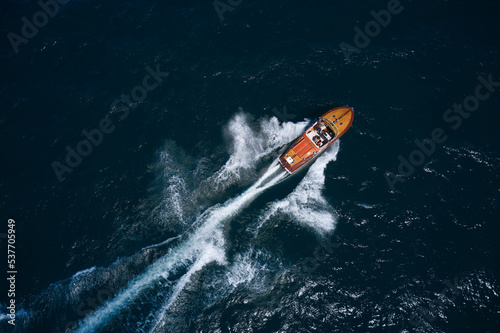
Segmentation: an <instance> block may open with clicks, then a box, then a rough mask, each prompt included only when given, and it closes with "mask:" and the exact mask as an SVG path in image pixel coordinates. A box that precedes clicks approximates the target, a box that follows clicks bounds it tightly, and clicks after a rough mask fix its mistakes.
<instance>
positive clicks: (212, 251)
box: [150, 246, 225, 332]
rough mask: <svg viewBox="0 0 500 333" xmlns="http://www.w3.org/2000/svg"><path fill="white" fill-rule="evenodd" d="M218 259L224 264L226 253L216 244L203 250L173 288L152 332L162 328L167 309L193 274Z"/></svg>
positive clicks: (218, 261)
mask: <svg viewBox="0 0 500 333" xmlns="http://www.w3.org/2000/svg"><path fill="white" fill-rule="evenodd" d="M212 261H216V262H217V263H219V264H224V263H225V255H224V249H221V248H216V247H214V246H208V247H207V248H205V249H204V250H203V253H202V255H201V256H200V257H199V258H198V259H197V260H196V262H195V263H194V264H193V266H192V267H191V268H190V269H189V271H188V272H187V273H186V274H184V275H183V276H182V278H181V279H180V280H179V282H177V284H176V285H175V287H174V288H173V293H172V295H171V296H170V298H169V300H168V301H167V302H166V304H165V305H164V306H163V307H162V309H161V310H160V313H161V314H160V316H159V317H158V318H157V319H156V321H155V324H154V326H153V328H152V329H151V330H150V332H154V331H155V330H156V329H157V328H161V323H162V322H163V319H164V318H165V313H166V311H167V310H168V309H169V308H170V307H171V306H172V304H174V302H175V301H176V300H177V297H178V296H179V294H180V293H181V291H182V290H183V289H184V287H185V286H186V284H187V283H188V282H190V281H191V276H192V275H193V274H194V273H196V272H198V271H199V270H201V269H202V268H203V267H205V265H207V264H208V263H210V262H212Z"/></svg>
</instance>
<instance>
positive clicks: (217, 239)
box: [76, 164, 286, 333]
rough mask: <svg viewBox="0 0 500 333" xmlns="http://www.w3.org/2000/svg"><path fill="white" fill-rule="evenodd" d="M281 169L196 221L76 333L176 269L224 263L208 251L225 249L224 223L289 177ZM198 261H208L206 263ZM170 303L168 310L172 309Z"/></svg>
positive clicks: (95, 324)
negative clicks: (192, 228) (194, 226)
mask: <svg viewBox="0 0 500 333" xmlns="http://www.w3.org/2000/svg"><path fill="white" fill-rule="evenodd" d="M278 170H279V165H275V164H273V165H271V167H269V169H268V170H267V171H266V172H265V173H264V174H263V175H262V177H260V178H259V180H257V182H255V184H253V185H252V186H251V187H250V188H248V189H247V190H246V191H245V192H243V193H242V194H240V195H239V196H237V197H236V198H234V199H231V200H228V201H227V202H225V203H224V204H223V205H217V206H213V207H211V208H209V209H207V210H206V211H205V212H204V213H203V214H202V215H201V216H200V217H199V218H198V220H197V222H195V223H196V224H197V225H200V226H199V227H198V229H196V230H195V231H194V232H193V233H192V234H191V235H190V236H189V237H188V238H187V239H186V241H184V242H182V243H181V244H180V245H179V246H177V247H175V248H173V249H171V250H170V251H169V252H168V253H167V254H166V255H165V256H163V257H162V258H160V259H158V260H157V261H156V262H155V263H153V264H152V265H151V266H149V268H148V269H147V270H146V272H145V273H144V274H142V275H141V276H139V277H137V278H135V279H134V280H132V281H131V282H130V283H129V284H128V286H127V287H126V288H125V289H124V290H122V291H121V292H119V293H118V295H117V296H116V297H115V298H114V299H112V300H111V301H109V302H107V303H106V304H105V305H103V306H102V307H101V308H99V309H98V310H96V311H95V312H94V313H92V314H91V315H89V316H88V317H87V318H85V319H84V320H83V321H82V322H81V324H80V326H79V327H78V328H77V329H76V332H81V333H83V332H95V331H97V330H98V328H99V327H100V326H102V325H103V324H106V323H107V322H108V321H109V320H110V319H111V318H112V317H113V316H114V315H115V314H116V313H117V312H118V311H120V310H122V309H123V308H124V307H125V306H126V305H127V303H129V302H130V301H132V300H133V299H134V298H135V297H137V295H138V294H139V293H140V292H141V291H143V290H144V289H145V288H146V287H148V286H150V285H151V284H152V283H153V282H155V281H157V280H159V279H160V278H162V277H163V278H168V276H169V275H170V273H171V272H172V271H173V270H174V269H175V268H179V267H182V266H186V265H188V264H190V263H192V262H193V261H195V262H198V266H196V269H197V270H199V269H201V268H202V267H204V266H205V265H206V264H208V263H209V262H211V261H213V260H214V259H215V258H217V260H218V262H221V261H223V259H222V258H221V257H220V256H218V257H215V256H214V257H213V258H214V259H212V260H209V259H211V258H212V257H210V256H209V255H207V252H206V251H207V249H213V248H218V249H224V244H225V239H224V235H223V230H222V226H223V224H224V222H225V221H227V220H228V219H229V218H231V217H233V216H235V215H236V214H237V213H239V212H240V211H241V210H242V209H243V208H245V207H246V206H247V205H248V204H250V202H252V201H253V200H254V199H255V198H257V196H258V195H259V194H261V193H262V192H264V191H265V190H266V189H268V188H270V187H271V186H273V185H275V184H277V183H278V182H279V181H281V180H282V179H283V178H285V176H286V173H285V172H284V171H281V170H279V173H277V171H278ZM198 258H205V260H204V261H203V260H201V259H198ZM207 260H209V261H207ZM192 269H193V267H192V268H191V269H190V271H189V272H192V273H191V274H189V272H188V273H186V274H185V275H184V276H183V278H185V277H186V276H187V275H188V274H189V275H188V278H187V280H186V283H187V282H188V281H189V278H190V277H191V275H192V274H193V273H194V272H195V271H196V270H195V271H192ZM179 283H181V282H179ZM181 290H182V289H181ZM168 304H169V303H167V306H166V307H165V310H166V309H168V306H169V305H168Z"/></svg>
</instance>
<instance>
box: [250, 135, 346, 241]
mask: <svg viewBox="0 0 500 333" xmlns="http://www.w3.org/2000/svg"><path fill="white" fill-rule="evenodd" d="M338 151H339V141H336V142H335V143H333V144H332V147H330V148H329V150H328V151H326V152H325V153H324V154H323V155H322V156H320V157H318V159H317V160H316V161H315V162H314V164H313V165H312V166H311V168H310V169H309V170H308V172H307V175H306V176H305V177H304V178H303V179H302V180H301V182H300V183H299V185H297V187H296V188H295V189H294V190H293V192H292V193H290V194H289V195H288V196H287V197H286V198H284V199H283V200H279V201H275V202H273V203H272V204H271V205H270V206H269V207H268V209H267V210H266V211H265V212H264V213H263V214H262V215H261V217H260V218H259V220H260V221H259V226H258V228H257V230H258V229H259V228H260V227H261V226H262V225H263V224H264V223H265V222H266V221H267V220H269V218H270V217H271V216H273V215H275V214H276V213H278V212H279V213H284V214H287V215H289V216H291V217H293V219H294V221H297V223H300V224H303V225H305V226H308V227H312V228H313V229H314V230H315V231H316V232H318V233H319V234H324V233H326V232H330V231H332V230H333V229H334V228H335V224H336V216H335V212H334V209H333V208H332V207H331V206H330V204H329V203H328V202H327V201H326V199H325V198H324V197H323V196H322V195H321V191H322V190H323V187H324V185H325V169H326V166H327V165H328V163H329V162H330V161H334V160H336V159H337V153H338Z"/></svg>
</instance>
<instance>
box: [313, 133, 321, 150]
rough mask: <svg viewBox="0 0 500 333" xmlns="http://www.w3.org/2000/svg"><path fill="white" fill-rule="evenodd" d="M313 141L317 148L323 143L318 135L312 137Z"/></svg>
mask: <svg viewBox="0 0 500 333" xmlns="http://www.w3.org/2000/svg"><path fill="white" fill-rule="evenodd" d="M313 141H314V143H315V144H316V145H317V146H318V147H321V146H322V145H323V141H321V139H320V137H319V135H315V136H314V137H313Z"/></svg>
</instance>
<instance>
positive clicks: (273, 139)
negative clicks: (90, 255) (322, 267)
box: [24, 112, 338, 333]
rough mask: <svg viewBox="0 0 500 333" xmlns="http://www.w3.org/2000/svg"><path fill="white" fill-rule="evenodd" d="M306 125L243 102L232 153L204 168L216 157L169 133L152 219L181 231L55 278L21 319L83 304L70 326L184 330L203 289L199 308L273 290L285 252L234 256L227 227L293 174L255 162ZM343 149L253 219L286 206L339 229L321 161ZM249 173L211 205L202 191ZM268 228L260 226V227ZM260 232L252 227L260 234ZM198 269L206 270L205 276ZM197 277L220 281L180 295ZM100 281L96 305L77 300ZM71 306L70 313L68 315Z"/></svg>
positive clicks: (234, 123) (232, 125) (213, 192)
mask: <svg viewBox="0 0 500 333" xmlns="http://www.w3.org/2000/svg"><path fill="white" fill-rule="evenodd" d="M306 125H307V121H304V122H300V123H291V122H288V123H279V121H278V120H277V119H276V118H274V117H273V118H270V119H264V120H261V121H259V122H258V125H257V126H256V125H255V122H253V120H252V119H251V117H249V116H248V115H246V114H244V113H242V112H239V113H238V114H236V115H235V117H233V119H231V121H230V122H229V125H228V127H227V130H226V132H227V133H229V134H230V135H229V139H230V146H229V151H230V156H229V159H228V160H227V162H226V163H225V164H224V165H222V167H221V168H220V169H219V170H218V171H216V172H215V173H212V174H211V175H208V176H207V171H206V170H207V167H206V165H205V163H210V161H208V160H207V159H203V158H201V159H194V158H190V157H189V156H187V155H186V154H185V153H184V152H182V151H181V150H180V149H179V148H178V147H177V146H176V145H175V144H173V143H171V142H170V143H167V144H166V146H165V147H164V149H163V150H162V151H161V152H160V154H159V155H160V159H159V162H158V165H156V166H154V168H153V169H154V171H155V172H156V173H157V174H158V175H159V180H160V182H161V183H162V184H163V187H162V188H161V189H160V193H161V200H157V199H155V202H156V203H155V204H154V205H153V207H154V208H153V209H152V211H150V214H151V213H152V214H153V216H154V217H153V218H152V219H150V220H151V222H152V223H156V224H157V228H160V227H163V228H168V229H170V230H174V231H176V232H177V236H176V237H172V238H170V239H167V240H165V241H162V242H160V243H158V244H152V245H148V246H146V247H143V248H142V249H141V250H140V251H139V252H137V253H136V254H134V255H132V256H130V257H125V258H120V259H118V260H117V261H116V262H115V263H113V264H112V265H111V266H110V267H108V268H95V267H93V268H91V269H87V270H84V271H82V272H79V273H76V274H75V275H74V276H73V277H72V278H71V279H68V280H63V281H59V282H57V283H54V284H53V285H51V286H50V288H48V289H47V291H46V292H43V293H42V294H41V295H40V296H39V297H38V298H36V297H35V299H34V303H35V304H37V305H36V306H34V307H31V309H30V310H29V313H30V314H31V315H30V316H27V318H26V321H25V323H24V326H25V327H30V326H32V325H36V323H37V322H38V323H40V322H44V321H47V320H51V319H50V318H53V319H54V318H57V316H58V313H59V310H57V309H61V308H67V309H71V308H73V309H75V308H76V309H80V310H79V311H78V312H77V314H78V315H80V316H82V317H83V318H81V319H80V320H78V321H77V323H76V326H70V327H69V328H73V329H74V330H73V332H96V331H107V330H111V331H115V328H116V327H120V328H121V330H122V331H137V330H140V331H143V332H152V333H153V332H163V331H172V330H174V331H178V330H179V326H177V324H176V323H177V322H178V321H182V318H183V315H182V314H179V313H184V312H186V311H193V310H192V308H187V309H184V308H183V307H184V306H188V305H189V306H191V307H193V306H194V305H192V303H193V302H196V301H198V299H199V298H203V297H205V299H204V300H203V301H201V300H200V301H199V302H204V303H203V305H202V306H201V305H200V309H203V308H205V307H206V306H207V304H212V303H213V302H216V301H217V300H218V299H221V298H224V297H225V296H227V295H228V294H229V293H230V292H232V291H233V290H235V288H237V287H238V286H241V285H244V286H246V287H248V288H253V289H252V290H255V291H259V290H267V289H268V288H269V283H271V282H269V281H274V280H273V278H272V277H273V276H275V275H276V274H278V272H283V270H284V269H285V268H284V266H283V264H282V263H281V259H280V258H279V256H276V255H275V254H271V253H268V252H266V251H265V250H262V249H259V248H258V246H256V245H255V244H251V242H250V243H249V244H248V245H247V246H246V248H244V249H242V250H241V249H240V250H241V251H239V252H238V253H235V254H234V255H232V256H231V257H229V258H228V256H227V250H228V247H230V246H229V245H230V244H228V241H227V234H226V233H225V232H226V231H225V230H226V227H227V226H228V222H229V221H231V220H232V219H234V218H236V217H237V216H239V215H241V213H242V212H243V210H244V209H245V208H246V207H248V206H249V205H250V204H251V203H252V202H253V201H254V200H255V199H257V198H258V197H259V196H260V195H261V194H262V193H264V192H265V191H266V190H268V189H270V188H271V187H273V186H275V185H277V184H279V183H280V182H282V181H283V180H284V179H285V178H287V177H288V173H286V172H285V171H284V170H283V169H282V168H281V166H280V165H279V163H278V162H277V161H276V160H275V162H272V163H271V164H270V165H269V166H268V167H267V168H265V169H264V170H262V169H261V171H259V165H258V163H259V161H262V160H266V159H268V158H272V159H273V160H274V155H275V154H277V149H279V148H280V147H282V146H283V145H285V144H286V143H288V142H289V141H291V140H292V139H293V138H295V137H296V136H298V135H299V134H300V133H301V132H302V131H303V129H304V127H305V126H306ZM244 142H246V143H247V146H248V147H250V148H249V149H250V152H251V153H252V154H257V155H254V156H253V158H251V159H249V158H250V155H248V154H249V153H248V151H246V150H245V149H244V147H243V143H244ZM257 152H258V153H257ZM337 152H338V143H336V145H335V146H334V147H331V149H330V150H329V151H327V152H325V153H324V154H323V155H322V156H320V157H318V159H317V161H315V163H314V164H313V165H312V166H311V168H310V169H309V171H308V172H307V174H306V175H305V177H304V178H303V180H302V181H301V182H300V183H299V185H298V186H297V187H296V188H295V190H294V191H293V192H292V193H290V194H289V195H288V196H287V197H286V198H285V199H282V200H279V201H276V202H273V203H271V204H270V205H268V207H267V208H265V209H264V210H263V211H262V212H260V214H258V215H257V216H259V215H260V217H259V218H258V221H256V222H257V223H258V224H259V225H260V226H262V225H265V224H266V222H267V221H269V220H270V219H272V217H273V216H274V215H276V214H279V213H281V212H283V213H285V211H286V212H287V214H291V215H292V216H295V217H296V220H297V221H300V220H301V221H304V222H302V223H304V224H305V225H308V226H309V227H312V228H314V229H315V230H316V231H317V232H318V233H324V232H327V231H331V230H333V228H334V225H335V217H334V215H333V209H332V208H331V207H330V206H329V205H328V203H327V202H326V199H324V198H323V197H322V196H321V190H322V188H323V185H324V180H325V177H324V169H325V168H326V165H327V164H328V163H329V162H330V161H332V160H335V158H336V155H337ZM193 161H196V162H193ZM249 174H250V175H252V174H253V175H255V176H254V178H253V179H254V181H253V182H252V183H251V185H250V186H248V185H247V186H246V189H245V190H243V191H242V192H240V193H239V194H237V195H236V196H234V197H232V198H230V199H228V200H226V201H225V202H224V203H214V202H212V203H211V204H209V205H206V201H203V200H201V199H200V198H202V199H204V198H207V197H210V196H212V197H214V198H219V197H220V195H221V193H224V190H225V189H227V188H229V187H230V186H231V185H237V186H238V187H239V188H242V187H243V186H245V184H248V179H244V178H245V177H248V175H249ZM256 178H257V179H256ZM242 179H243V181H242ZM255 179H256V180H255ZM204 205H205V206H204ZM141 206H146V207H151V205H150V206H147V205H142V204H141ZM142 215H143V216H144V215H145V214H144V213H143V214H142ZM138 220H139V221H138V222H137V224H140V225H141V226H142V227H145V224H148V223H149V221H147V222H148V223H145V222H144V221H143V220H141V219H139V218H138ZM189 221H191V222H189ZM318 221H321V222H318ZM250 224H253V225H255V223H250ZM147 227H148V228H150V226H147ZM138 228H139V225H137V226H135V225H134V227H133V228H131V229H133V230H137V229H138ZM263 229H264V228H258V229H257V230H258V232H263ZM119 232H123V231H121V230H120V231H119ZM131 232H132V231H131ZM258 232H257V233H256V234H255V235H254V237H257V236H258ZM119 236H124V234H117V235H115V236H114V237H113V238H119ZM124 238H126V237H124ZM151 256H153V260H152V259H151ZM149 262H151V263H150V264H149V265H147V266H146V268H145V269H144V268H143V270H140V271H139V273H138V274H137V273H135V274H137V275H133V274H134V273H133V272H132V273H130V272H129V271H128V267H133V266H134V265H137V264H139V265H143V266H144V265H145V264H147V263H149ZM139 267H140V266H139ZM200 275H203V277H204V278H203V279H200V278H199V277H200ZM207 275H208V277H207ZM127 281H128V282H127ZM109 283H114V284H116V285H117V286H116V287H115V289H112V290H114V291H118V292H116V293H115V292H110V291H106V292H104V293H103V292H102V290H103V289H102V288H103V285H104V286H105V285H109ZM200 284H201V285H203V287H200V288H201V290H204V291H207V290H210V289H211V288H212V289H215V291H212V294H210V293H208V292H207V293H206V295H205V296H203V295H200V297H196V299H195V300H193V299H191V298H188V300H189V301H185V302H181V300H182V299H185V297H187V296H186V295H187V294H189V292H188V290H190V288H198V287H199V286H200ZM193 286H196V287H193ZM99 288H101V291H100V292H98V296H99V293H101V294H106V295H105V296H107V297H106V299H105V300H103V301H102V302H100V303H99V307H95V308H94V309H92V310H93V311H88V307H82V306H81V302H82V299H84V297H85V296H84V295H86V294H88V293H89V292H90V293H92V291H93V290H94V291H95V290H99ZM47 302H49V303H51V306H50V307H49V309H53V310H52V311H51V310H49V312H47V305H46V303H47ZM78 303H80V306H79V304H78ZM82 309H84V311H82ZM137 309H139V310H140V311H137ZM68 312H71V310H68ZM66 316H67V318H71V315H66ZM74 317H75V314H73V318H74ZM124 318H126V320H123V319H124ZM62 320H63V321H64V320H71V319H62ZM55 325H57V328H58V329H60V330H62V331H64V330H65V329H66V328H68V325H67V323H66V326H64V325H65V323H64V322H61V320H59V322H58V324H55ZM179 325H180V324H179ZM181 326H182V325H181ZM62 327H64V328H63V329H61V328H62Z"/></svg>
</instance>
